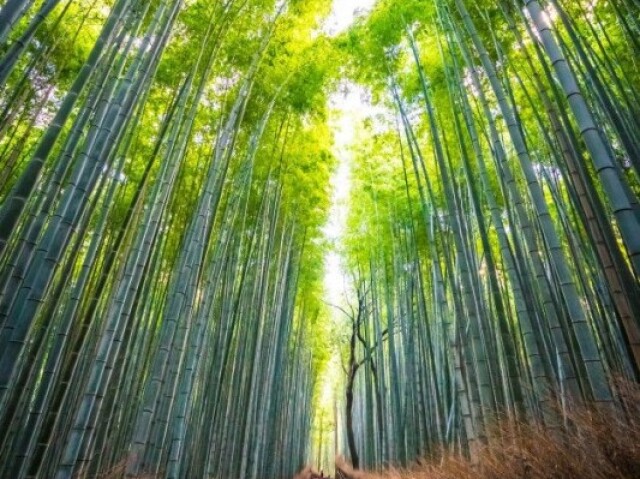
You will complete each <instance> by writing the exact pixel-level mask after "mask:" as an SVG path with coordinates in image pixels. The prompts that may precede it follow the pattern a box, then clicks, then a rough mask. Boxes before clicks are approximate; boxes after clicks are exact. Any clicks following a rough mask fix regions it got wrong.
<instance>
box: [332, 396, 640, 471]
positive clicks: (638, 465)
mask: <svg viewBox="0 0 640 479" xmlns="http://www.w3.org/2000/svg"><path fill="white" fill-rule="evenodd" d="M621 389H622V397H623V409H624V410H625V413H615V414H614V413H613V412H602V411H596V410H593V409H589V410H588V409H583V410H581V411H578V412H575V413H573V414H572V415H571V417H570V420H571V421H570V422H571V427H570V428H568V430H562V431H560V430H549V429H544V428H540V427H536V426H531V425H522V424H518V425H515V424H513V423H507V422H505V423H503V424H502V425H501V426H500V430H501V433H502V434H501V436H502V439H501V440H500V441H499V442H493V443H491V444H489V445H487V446H486V447H484V448H483V449H482V450H481V451H480V453H479V454H478V457H477V461H475V465H472V464H471V463H470V462H469V461H467V460H464V459H461V458H459V457H453V456H446V455H445V456H443V457H442V458H440V459H439V460H437V461H433V460H431V461H421V462H422V464H421V465H416V466H414V467H412V468H409V469H407V470H388V471H384V472H380V473H366V472H362V471H354V470H353V469H352V468H351V467H350V466H349V465H348V464H347V463H346V462H344V461H339V463H338V467H339V468H340V469H341V470H342V471H343V472H344V474H345V475H346V477H348V478H349V479H496V478H513V479H615V478H618V479H638V478H640V388H638V386H637V385H634V386H629V385H625V386H623V387H622V388H621Z"/></svg>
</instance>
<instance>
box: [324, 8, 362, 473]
mask: <svg viewBox="0 0 640 479" xmlns="http://www.w3.org/2000/svg"><path fill="white" fill-rule="evenodd" d="M374 3H375V0H334V1H333V10H332V13H331V15H330V16H329V18H328V19H327V21H326V22H325V24H324V26H323V28H322V30H323V31H324V32H325V33H326V34H328V35H332V36H334V35H338V34H340V33H341V32H343V31H344V30H346V29H347V28H349V26H350V25H351V24H352V23H353V22H354V21H355V19H356V18H357V17H358V16H359V15H364V14H366V13H367V12H368V11H369V10H370V9H371V7H372V6H373V4H374ZM365 93H366V92H365V90H364V89H363V88H362V87H359V86H357V85H356V84H354V83H352V82H350V81H348V80H343V81H342V82H341V84H340V86H339V88H338V89H337V91H335V92H334V93H332V94H331V95H330V97H329V109H330V112H331V113H330V126H331V129H332V131H333V135H334V147H333V154H334V155H335V157H336V158H337V161H338V166H337V168H336V171H335V173H334V175H333V178H332V179H331V186H332V188H333V195H332V200H331V209H330V211H329V220H328V221H327V224H326V225H325V227H324V229H323V230H324V234H325V237H326V238H327V240H328V241H329V242H330V243H331V245H332V246H331V247H330V248H329V249H328V252H327V253H326V256H325V264H324V266H325V271H324V284H325V295H326V296H325V301H327V302H328V303H330V304H335V305H340V304H344V303H345V302H346V299H347V292H348V289H349V284H348V280H347V278H346V274H345V270H344V268H343V264H342V256H341V254H340V248H341V240H342V238H343V236H344V233H345V230H346V221H347V216H348V213H349V206H348V202H349V195H350V190H351V163H352V155H353V152H352V148H353V146H354V145H355V144H356V143H357V128H358V125H360V124H361V123H362V121H363V120H364V119H365V118H366V117H367V116H369V115H370V114H371V113H372V109H371V107H370V105H369V104H368V102H366V101H365V100H364V98H365ZM329 308H330V313H331V314H332V315H333V316H334V318H335V319H338V318H337V315H339V314H342V313H339V312H338V311H337V310H335V309H334V308H331V307H329ZM340 319H342V318H340ZM322 376H323V377H322V378H321V381H322V383H323V388H322V395H321V399H320V403H321V404H320V407H322V408H324V409H325V410H329V411H331V410H332V405H333V401H334V398H335V394H336V393H337V392H336V387H337V380H338V378H339V377H340V360H339V358H338V357H333V358H332V360H331V361H330V364H329V365H328V368H327V370H326V371H324V373H323V375H322ZM327 439H328V437H327ZM318 466H320V467H322V466H324V467H330V466H331V465H329V464H323V465H320V464H319V465H318Z"/></svg>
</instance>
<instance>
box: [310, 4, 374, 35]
mask: <svg viewBox="0 0 640 479" xmlns="http://www.w3.org/2000/svg"><path fill="white" fill-rule="evenodd" d="M375 3H376V0H333V9H332V11H331V15H329V18H327V21H326V22H325V24H324V28H323V30H324V31H325V32H326V33H327V34H328V35H338V34H339V33H341V32H343V31H344V30H346V29H347V28H349V27H350V26H351V24H352V23H353V22H354V21H355V19H356V18H357V17H358V16H362V15H366V14H367V13H368V12H369V10H371V8H372V7H373V5H374V4H375Z"/></svg>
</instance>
